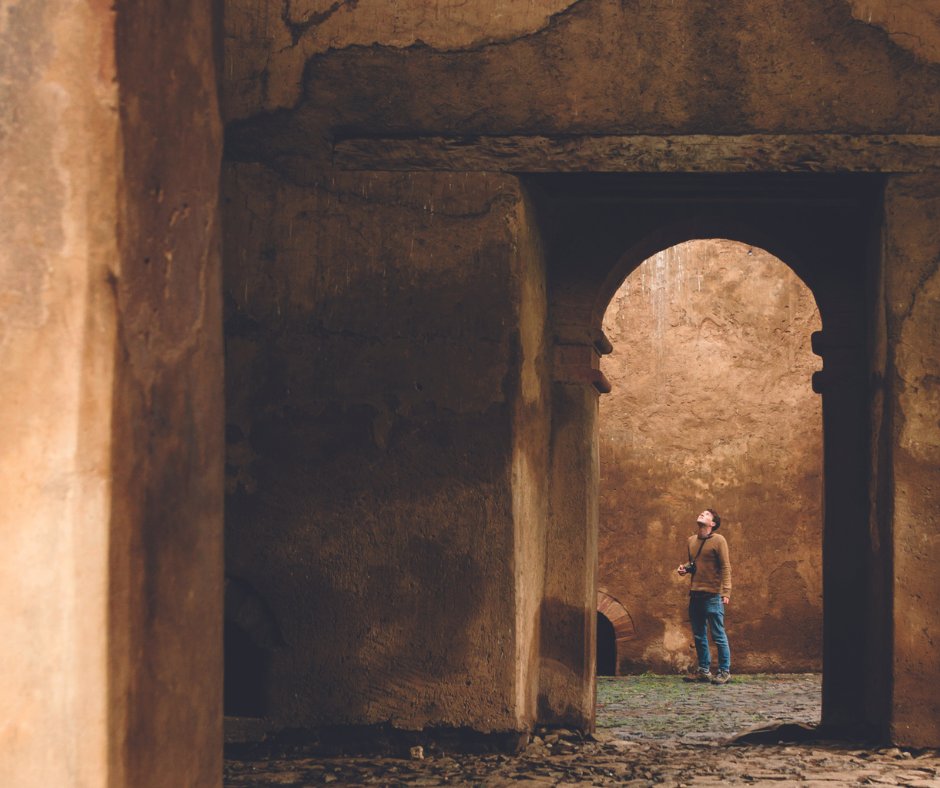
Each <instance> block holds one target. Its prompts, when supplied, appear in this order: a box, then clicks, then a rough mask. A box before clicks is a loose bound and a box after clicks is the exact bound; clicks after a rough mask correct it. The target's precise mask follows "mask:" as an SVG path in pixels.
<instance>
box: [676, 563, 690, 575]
mask: <svg viewBox="0 0 940 788" xmlns="http://www.w3.org/2000/svg"><path fill="white" fill-rule="evenodd" d="M676 572H677V573H678V574H679V576H680V577H681V576H682V575H687V574H688V573H689V570H688V569H686V568H685V564H679V568H678V569H676Z"/></svg>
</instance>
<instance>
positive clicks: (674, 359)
mask: <svg viewBox="0 0 940 788" xmlns="http://www.w3.org/2000/svg"><path fill="white" fill-rule="evenodd" d="M604 328H605V331H606V332H607V335H608V336H609V338H610V340H611V342H612V343H613V346H614V352H613V354H612V355H610V356H609V357H607V358H606V359H605V372H606V374H607V376H608V377H609V378H610V380H611V382H612V384H613V392H612V393H611V394H609V395H608V396H606V397H603V398H602V399H601V405H600V433H601V442H600V451H601V498H600V537H599V538H600V544H599V551H598V552H599V573H600V574H599V578H598V581H599V585H600V587H601V588H603V589H604V590H606V591H607V592H608V593H610V594H611V595H613V596H614V597H616V598H617V599H619V600H620V602H621V603H622V604H623V605H624V606H625V607H626V609H627V610H628V611H629V612H630V615H631V617H632V619H633V624H634V627H635V632H636V635H635V638H634V639H632V640H629V641H621V643H620V655H619V656H620V666H621V670H623V671H624V672H632V671H643V670H654V671H662V672H674V671H676V670H678V669H684V668H685V667H686V666H688V665H689V664H690V661H691V658H692V652H691V651H690V646H691V637H690V634H689V627H688V621H687V614H686V605H687V592H688V581H686V580H682V579H680V578H678V577H677V576H676V574H675V571H674V570H675V567H676V565H678V564H679V563H680V562H684V561H685V560H687V559H686V555H685V546H684V542H685V538H686V537H687V536H689V535H691V534H693V533H694V532H695V529H694V519H695V516H696V515H697V514H698V512H699V511H701V509H703V508H704V507H706V506H708V507H713V508H715V509H717V510H718V511H719V512H720V513H721V515H722V527H721V533H722V534H724V536H725V537H726V538H727V539H728V542H729V545H730V548H731V555H732V567H733V581H734V591H733V594H732V601H731V605H730V607H729V610H728V617H727V623H728V626H729V629H730V635H731V643H732V648H733V660H734V665H733V668H734V669H735V670H736V671H805V670H818V669H819V668H820V665H821V650H820V636H821V627H822V590H821V583H822V577H821V553H822V544H821V534H822V531H821V527H822V510H821V503H822V501H821V498H822V439H821V428H822V423H821V414H820V401H819V397H818V396H817V395H816V394H814V393H813V392H812V389H811V386H810V378H811V375H812V372H813V371H814V370H815V369H817V368H818V367H819V358H818V357H816V356H814V355H813V353H812V351H811V349H810V334H811V332H813V331H815V330H818V329H819V315H818V312H817V310H816V306H815V302H814V300H813V297H812V294H811V293H810V291H809V290H808V288H807V287H806V286H805V285H804V284H803V283H802V282H800V280H799V279H798V278H797V277H796V275H795V274H793V272H792V271H791V270H790V269H789V268H788V267H787V266H786V265H784V263H782V262H781V261H779V260H777V259H776V258H775V257H772V256H771V255H769V254H768V253H766V252H764V251H762V250H761V249H758V248H752V247H748V246H745V245H743V244H738V243H734V242H731V241H718V240H709V241H691V242H688V243H685V244H681V245H679V246H676V247H672V248H671V249H667V250H665V251H663V252H660V253H659V254H657V255H655V256H654V257H652V258H650V259H649V260H647V261H646V262H645V263H643V264H642V265H641V266H640V267H639V268H638V269H636V270H635V271H634V272H633V273H632V274H631V275H630V276H629V277H628V278H627V280H626V281H625V282H624V284H623V286H622V287H621V288H620V290H619V291H618V292H617V294H616V295H615V296H614V299H613V301H612V302H611V304H610V306H609V307H608V310H607V313H606V317H605V322H604Z"/></svg>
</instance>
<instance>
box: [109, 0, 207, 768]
mask: <svg viewBox="0 0 940 788" xmlns="http://www.w3.org/2000/svg"><path fill="white" fill-rule="evenodd" d="M212 11H213V9H212V6H211V4H198V3H196V4H193V3H188V2H170V3H167V2H150V3H146V4H133V7H131V6H130V5H128V6H124V5H119V7H118V12H117V25H116V36H115V44H116V63H117V78H118V84H119V101H120V105H119V114H120V119H121V127H122V153H123V160H122V161H121V165H122V168H123V171H122V182H121V184H120V197H121V211H120V214H119V216H118V225H117V233H118V240H119V244H120V258H119V259H120V263H119V265H118V266H117V267H116V269H115V270H114V271H113V273H112V275H111V288H112V289H113V298H114V305H115V309H116V312H117V316H118V326H117V345H116V348H115V354H116V357H117V368H116V374H115V381H114V392H113V406H112V408H113V414H112V418H113V454H112V458H111V463H112V467H111V473H112V484H113V508H112V528H111V541H110V546H109V547H110V573H111V576H110V608H109V615H110V618H111V621H112V633H111V636H110V638H109V644H108V645H109V650H110V656H109V664H108V667H109V671H110V680H111V702H112V704H113V710H112V715H113V717H112V721H111V729H110V742H109V744H110V748H111V759H112V762H113V763H114V764H115V769H117V764H122V768H123V773H120V772H117V771H116V772H115V774H116V775H118V774H119V775H120V776H119V777H117V776H116V778H115V783H117V784H120V783H122V782H123V783H125V784H127V785H140V786H145V785H166V786H179V785H213V784H217V783H218V782H219V780H220V771H221V752H220V748H219V740H220V737H221V726H222V681H221V679H222V676H221V671H222V621H221V618H222V577H223V565H222V560H223V556H222V505H223V465H224V456H223V452H224V441H223V427H224V421H223V402H224V401H223V394H222V386H223V377H222V331H221V327H222V292H221V265H220V263H221V254H220V248H219V237H220V236H219V231H220V224H219V219H218V201H219V171H220V161H221V152H222V151H221V147H222V145H221V143H222V134H221V123H220V119H219V111H218V100H217V86H216V70H215V58H216V49H215V43H216V42H215V40H214V33H215V30H214V19H213V13H212ZM154 31H159V35H158V36H154Z"/></svg>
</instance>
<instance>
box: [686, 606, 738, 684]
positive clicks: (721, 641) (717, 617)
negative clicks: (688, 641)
mask: <svg viewBox="0 0 940 788" xmlns="http://www.w3.org/2000/svg"><path fill="white" fill-rule="evenodd" d="M689 621H690V622H691V623H692V638H693V639H694V640H695V653H696V654H698V666H699V670H703V671H705V670H708V669H709V668H710V667H711V663H712V655H711V652H709V650H708V629H711V631H712V640H713V641H715V648H717V649H718V670H719V671H721V670H724V671H727V672H729V673H730V672H731V647H730V646H729V645H728V635H727V633H726V632H725V606H724V605H723V604H722V602H721V597H720V596H719V595H718V594H702V595H699V594H693V595H692V596H690V597H689Z"/></svg>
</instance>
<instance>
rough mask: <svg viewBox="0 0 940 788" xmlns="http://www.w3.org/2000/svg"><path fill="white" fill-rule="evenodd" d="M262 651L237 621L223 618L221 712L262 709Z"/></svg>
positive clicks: (247, 712)
mask: <svg viewBox="0 0 940 788" xmlns="http://www.w3.org/2000/svg"><path fill="white" fill-rule="evenodd" d="M266 661H267V660H266V655H265V653H264V650H263V649H261V648H260V647H259V646H257V645H256V644H255V643H254V642H253V641H252V639H251V636H250V635H249V634H248V633H247V632H246V631H245V630H244V629H242V628H241V627H240V626H238V624H236V623H234V622H232V621H226V622H225V682H224V712H225V715H226V716H229V717H261V716H262V715H263V713H264V697H263V691H262V689H263V686H264V681H263V679H264V675H265V671H266V664H265V663H266Z"/></svg>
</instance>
